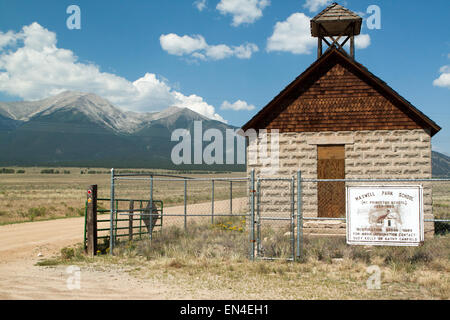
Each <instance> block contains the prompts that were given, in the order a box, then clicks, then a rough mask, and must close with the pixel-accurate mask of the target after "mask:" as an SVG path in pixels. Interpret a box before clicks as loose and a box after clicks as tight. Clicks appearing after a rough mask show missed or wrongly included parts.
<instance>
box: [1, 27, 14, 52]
mask: <svg viewBox="0 0 450 320" xmlns="http://www.w3.org/2000/svg"><path fill="white" fill-rule="evenodd" d="M16 41H17V37H16V35H15V34H14V32H12V31H8V32H6V33H3V32H1V31H0V49H2V47H6V46H9V45H13V44H14V43H15V42H16Z"/></svg>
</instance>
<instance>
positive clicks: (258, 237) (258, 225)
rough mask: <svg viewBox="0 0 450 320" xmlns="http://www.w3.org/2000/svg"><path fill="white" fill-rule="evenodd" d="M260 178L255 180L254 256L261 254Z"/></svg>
mask: <svg viewBox="0 0 450 320" xmlns="http://www.w3.org/2000/svg"><path fill="white" fill-rule="evenodd" d="M260 203H261V180H260V179H258V180H257V182H256V221H257V223H256V256H257V257H260V256H261V208H260Z"/></svg>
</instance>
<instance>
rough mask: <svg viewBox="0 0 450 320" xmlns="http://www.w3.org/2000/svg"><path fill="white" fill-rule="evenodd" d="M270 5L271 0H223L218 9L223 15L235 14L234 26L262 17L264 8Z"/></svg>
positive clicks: (252, 21)
mask: <svg viewBox="0 0 450 320" xmlns="http://www.w3.org/2000/svg"><path fill="white" fill-rule="evenodd" d="M269 5H270V1H269V0H221V1H220V2H219V3H218V4H217V7H216V9H217V10H219V12H220V13H221V14H223V15H227V14H230V15H232V16H233V22H232V23H231V25H232V26H234V27H237V26H239V25H241V24H244V23H248V24H250V23H254V22H255V21H256V20H258V19H259V18H261V17H262V15H263V10H264V9H265V8H266V7H267V6H269Z"/></svg>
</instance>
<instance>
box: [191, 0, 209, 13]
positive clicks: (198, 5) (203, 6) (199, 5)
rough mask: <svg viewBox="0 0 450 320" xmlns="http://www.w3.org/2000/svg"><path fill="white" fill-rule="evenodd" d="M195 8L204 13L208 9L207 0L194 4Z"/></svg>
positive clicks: (199, 0) (198, 0) (200, 0)
mask: <svg viewBox="0 0 450 320" xmlns="http://www.w3.org/2000/svg"><path fill="white" fill-rule="evenodd" d="M194 6H195V7H196V8H197V10H198V11H200V12H201V11H203V10H205V9H206V0H197V1H195V2H194Z"/></svg>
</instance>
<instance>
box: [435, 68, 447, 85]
mask: <svg viewBox="0 0 450 320" xmlns="http://www.w3.org/2000/svg"><path fill="white" fill-rule="evenodd" d="M439 72H440V73H441V75H440V76H439V78H437V79H436V80H434V81H433V85H434V86H436V87H443V88H449V89H450V65H447V66H443V67H441V68H440V69H439Z"/></svg>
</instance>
